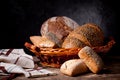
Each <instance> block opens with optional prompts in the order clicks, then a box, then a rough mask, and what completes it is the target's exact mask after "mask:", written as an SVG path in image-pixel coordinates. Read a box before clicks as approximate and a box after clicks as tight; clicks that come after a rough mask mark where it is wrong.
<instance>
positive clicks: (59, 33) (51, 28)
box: [40, 16, 79, 47]
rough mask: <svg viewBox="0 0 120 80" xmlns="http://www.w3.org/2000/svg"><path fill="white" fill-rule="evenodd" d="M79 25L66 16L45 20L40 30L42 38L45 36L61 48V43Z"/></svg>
mask: <svg viewBox="0 0 120 80" xmlns="http://www.w3.org/2000/svg"><path fill="white" fill-rule="evenodd" d="M78 26H79V25H78V24H77V23H76V22H75V21H74V20H72V19H71V18H68V17H66V16H55V17H51V18H49V19H48V20H46V21H45V22H44V23H43V24H42V26H41V29H40V33H41V35H42V36H46V37H47V38H48V39H50V40H51V41H53V42H55V43H56V44H57V45H58V46H59V47H61V44H62V42H63V41H64V39H65V38H66V37H67V36H68V34H69V33H70V32H71V31H73V29H75V28H76V27H78Z"/></svg>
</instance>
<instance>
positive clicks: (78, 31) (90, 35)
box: [62, 23, 104, 48]
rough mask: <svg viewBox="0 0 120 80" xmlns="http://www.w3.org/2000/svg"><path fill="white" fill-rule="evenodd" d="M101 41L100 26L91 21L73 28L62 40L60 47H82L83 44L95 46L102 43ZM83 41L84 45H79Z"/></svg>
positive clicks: (102, 40) (102, 39)
mask: <svg viewBox="0 0 120 80" xmlns="http://www.w3.org/2000/svg"><path fill="white" fill-rule="evenodd" d="M69 39H71V40H69ZM73 40H74V42H73ZM103 42H104V34H103V31H102V30H101V29H100V27H99V26H97V25H96V24H93V23H87V24H84V25H82V26H79V27H77V28H75V29H74V30H73V31H72V32H71V33H70V34H69V35H68V36H67V37H66V39H65V40H64V42H63V44H62V48H73V47H80V48H82V47H84V46H90V47H95V46H101V45H103ZM76 43H79V44H76ZM83 43H84V45H81V44H83ZM71 45H72V46H71Z"/></svg>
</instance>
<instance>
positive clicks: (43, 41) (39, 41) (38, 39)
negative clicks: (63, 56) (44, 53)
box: [30, 36, 56, 48]
mask: <svg viewBox="0 0 120 80" xmlns="http://www.w3.org/2000/svg"><path fill="white" fill-rule="evenodd" d="M30 40H31V42H32V43H33V44H34V45H35V46H37V47H49V48H54V47H56V44H55V43H54V42H52V41H50V40H49V39H47V38H46V37H45V36H30Z"/></svg>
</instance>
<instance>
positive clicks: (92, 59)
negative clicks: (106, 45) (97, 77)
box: [78, 46, 103, 73]
mask: <svg viewBox="0 0 120 80" xmlns="http://www.w3.org/2000/svg"><path fill="white" fill-rule="evenodd" d="M78 56H79V57H80V59H82V60H83V61H84V62H85V64H86V65H87V67H88V68H89V69H90V70H91V71H92V72H93V73H98V72H100V71H101V70H102V68H103V61H102V59H101V57H100V56H99V55H98V54H97V53H96V52H95V51H94V50H93V49H92V48H90V47H88V46H85V47H84V48H82V49H81V50H80V51H79V53H78Z"/></svg>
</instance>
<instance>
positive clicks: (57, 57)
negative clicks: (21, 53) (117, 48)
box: [25, 39, 115, 68]
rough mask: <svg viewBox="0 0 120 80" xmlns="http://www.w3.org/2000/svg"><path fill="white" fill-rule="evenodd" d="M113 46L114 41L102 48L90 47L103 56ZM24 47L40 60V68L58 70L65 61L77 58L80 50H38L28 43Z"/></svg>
mask: <svg viewBox="0 0 120 80" xmlns="http://www.w3.org/2000/svg"><path fill="white" fill-rule="evenodd" d="M114 44H115V41H114V39H111V40H110V41H108V43H107V44H105V45H104V46H98V47H92V49H93V50H94V51H95V52H96V53H98V54H100V53H101V54H103V53H107V52H108V51H109V50H110V49H111V48H112V46H113V45H114ZM25 47H26V48H27V49H28V50H30V51H31V52H33V53H34V54H35V55H36V56H37V57H38V58H39V59H40V63H41V65H42V66H44V67H46V66H49V67H54V68H59V67H60V66H61V64H62V63H64V62H65V61H67V60H70V59H75V58H79V57H78V52H79V51H80V50H81V48H69V49H63V48H55V49H53V48H39V47H37V46H35V45H33V44H31V43H28V42H26V43H25Z"/></svg>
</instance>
